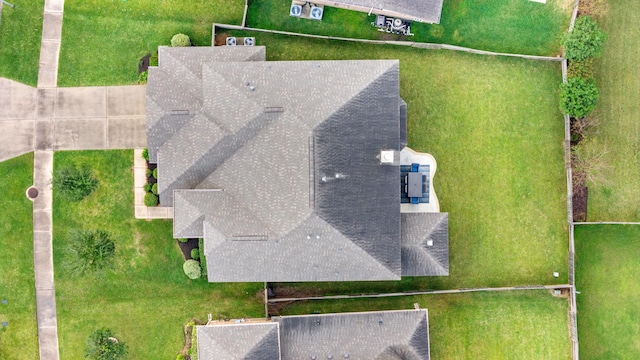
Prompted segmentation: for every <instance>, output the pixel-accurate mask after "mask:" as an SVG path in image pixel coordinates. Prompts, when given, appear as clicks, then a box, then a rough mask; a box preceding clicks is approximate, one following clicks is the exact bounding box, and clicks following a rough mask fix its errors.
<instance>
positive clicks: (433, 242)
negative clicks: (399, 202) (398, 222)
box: [401, 213, 449, 276]
mask: <svg viewBox="0 0 640 360" xmlns="http://www.w3.org/2000/svg"><path fill="white" fill-rule="evenodd" d="M401 217H402V276H446V275H449V214H447V213H402V216H401Z"/></svg>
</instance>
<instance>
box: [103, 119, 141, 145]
mask: <svg viewBox="0 0 640 360" xmlns="http://www.w3.org/2000/svg"><path fill="white" fill-rule="evenodd" d="M146 123H147V119H146V118H145V117H136V118H116V119H114V118H109V119H108V120H107V125H108V127H107V145H108V148H109V149H133V148H140V147H146V146H147V125H146Z"/></svg>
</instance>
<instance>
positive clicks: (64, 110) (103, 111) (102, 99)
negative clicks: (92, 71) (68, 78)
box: [56, 86, 107, 119]
mask: <svg viewBox="0 0 640 360" xmlns="http://www.w3.org/2000/svg"><path fill="white" fill-rule="evenodd" d="M104 117H107V105H106V88H105V87H103V86H97V87H74V88H58V98H57V103H56V118H65V119H68V118H84V119H86V118H104Z"/></svg>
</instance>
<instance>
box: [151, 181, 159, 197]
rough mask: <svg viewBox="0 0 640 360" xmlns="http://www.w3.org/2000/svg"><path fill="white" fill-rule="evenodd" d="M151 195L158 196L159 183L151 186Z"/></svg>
mask: <svg viewBox="0 0 640 360" xmlns="http://www.w3.org/2000/svg"><path fill="white" fill-rule="evenodd" d="M151 193H152V194H154V195H158V183H155V184H153V185H151Z"/></svg>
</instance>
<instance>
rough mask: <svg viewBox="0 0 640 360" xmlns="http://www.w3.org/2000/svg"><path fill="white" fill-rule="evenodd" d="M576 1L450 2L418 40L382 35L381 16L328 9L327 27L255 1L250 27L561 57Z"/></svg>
mask: <svg viewBox="0 0 640 360" xmlns="http://www.w3.org/2000/svg"><path fill="white" fill-rule="evenodd" d="M572 3H573V1H571V0H548V1H547V3H546V4H540V3H536V2H531V1H525V0H493V1H477V0H475V1H474V0H451V1H445V2H444V4H443V9H442V16H441V22H440V24H437V25H431V24H420V23H414V24H413V25H412V32H413V33H414V34H415V36H413V37H408V38H407V37H400V36H396V35H389V34H385V33H382V32H379V31H377V30H376V29H375V28H374V27H373V26H371V22H373V21H375V15H371V16H367V14H365V13H361V12H355V11H348V10H342V9H338V8H332V7H325V12H324V16H323V19H322V21H315V20H309V19H300V18H294V17H291V16H289V7H290V6H291V1H289V0H253V1H251V5H250V7H249V12H248V14H247V26H250V27H255V28H264V29H274V30H284V31H291V32H302V33H308V34H317V35H333V36H342V37H354V38H365V39H386V40H391V39H393V40H403V39H407V40H411V41H419V42H431V43H445V44H452V45H460V46H466V47H471V48H476V49H482V50H490V51H500V52H513V53H520V54H535V55H551V56H555V55H557V54H559V44H560V38H561V37H562V34H563V33H564V32H565V31H566V29H567V28H568V26H569V18H570V11H571V6H572Z"/></svg>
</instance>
